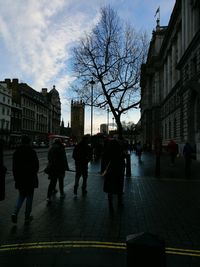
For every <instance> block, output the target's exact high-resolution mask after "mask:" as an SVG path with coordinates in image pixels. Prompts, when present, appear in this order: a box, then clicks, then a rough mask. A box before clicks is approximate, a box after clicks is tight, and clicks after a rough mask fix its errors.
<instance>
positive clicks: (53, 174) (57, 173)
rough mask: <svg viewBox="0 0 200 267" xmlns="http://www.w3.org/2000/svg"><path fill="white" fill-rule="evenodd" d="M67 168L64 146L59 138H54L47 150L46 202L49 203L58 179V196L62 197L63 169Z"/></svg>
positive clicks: (63, 195)
mask: <svg viewBox="0 0 200 267" xmlns="http://www.w3.org/2000/svg"><path fill="white" fill-rule="evenodd" d="M67 170H69V166H68V161H67V156H66V152H65V148H64V146H63V144H62V143H61V141H60V139H59V138H57V139H55V140H54V142H53V144H52V146H51V148H50V149H49V151H48V171H47V172H48V175H49V177H48V178H49V180H50V183H49V187H48V191H47V204H50V203H51V197H52V194H53V193H54V190H55V188H56V183H57V180H58V183H59V190H60V198H61V199H62V198H64V197H65V194H64V177H65V171H67Z"/></svg>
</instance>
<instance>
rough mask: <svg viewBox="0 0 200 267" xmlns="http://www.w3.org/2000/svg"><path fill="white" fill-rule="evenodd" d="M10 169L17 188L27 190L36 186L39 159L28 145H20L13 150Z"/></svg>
mask: <svg viewBox="0 0 200 267" xmlns="http://www.w3.org/2000/svg"><path fill="white" fill-rule="evenodd" d="M12 169H13V176H14V180H15V187H16V188H17V189H19V190H23V191H29V190H32V189H34V188H36V187H38V176H37V173H38V170H39V161H38V157H37V154H36V152H35V150H34V149H33V148H32V147H31V146H30V145H21V146H20V147H18V148H17V149H16V150H15V152H14V154H13V166H12Z"/></svg>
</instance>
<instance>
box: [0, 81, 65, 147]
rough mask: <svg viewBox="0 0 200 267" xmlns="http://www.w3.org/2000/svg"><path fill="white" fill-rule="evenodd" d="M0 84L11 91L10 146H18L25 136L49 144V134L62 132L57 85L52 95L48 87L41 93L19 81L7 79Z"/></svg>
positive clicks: (8, 139)
mask: <svg viewBox="0 0 200 267" xmlns="http://www.w3.org/2000/svg"><path fill="white" fill-rule="evenodd" d="M0 84H4V87H6V88H7V90H9V92H10V114H9V121H10V124H9V125H10V127H9V130H8V133H7V140H6V144H7V145H9V146H11V147H15V146H16V145H18V143H19V142H20V138H21V135H22V134H28V135H29V136H30V137H31V140H32V141H38V142H41V141H47V140H48V135H49V134H52V133H53V134H59V133H60V120H61V103H60V97H59V93H58V91H57V90H56V89H55V86H54V87H53V89H52V90H50V92H49V93H48V92H47V89H46V88H43V89H42V92H38V91H36V90H34V89H33V88H31V87H30V86H29V85H27V84H26V83H19V81H18V79H12V80H11V79H5V81H4V82H1V83H0ZM1 88H2V87H1ZM2 90H3V89H2ZM2 99H3V98H2ZM7 121H8V120H7ZM4 127H5V126H4ZM0 132H1V133H2V129H1V131H0Z"/></svg>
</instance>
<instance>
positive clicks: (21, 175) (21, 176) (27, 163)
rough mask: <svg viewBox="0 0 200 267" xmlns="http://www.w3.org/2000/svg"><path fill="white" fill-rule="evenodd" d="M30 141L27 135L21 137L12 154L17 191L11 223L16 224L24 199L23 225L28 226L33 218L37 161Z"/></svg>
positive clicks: (36, 183)
mask: <svg viewBox="0 0 200 267" xmlns="http://www.w3.org/2000/svg"><path fill="white" fill-rule="evenodd" d="M30 141H31V140H30V138H29V137H28V136H27V135H23V136H22V137H21V145H20V146H19V147H18V148H17V149H16V150H15V152H14V153H13V166H12V170H13V176H14V180H15V188H16V189H18V191H19V195H18V198H17V201H16V205H15V208H14V212H13V214H12V216H11V219H12V222H13V223H17V216H18V213H19V211H20V208H21V206H22V204H23V202H24V200H25V199H26V209H25V223H27V224H28V223H29V222H30V221H31V220H32V218H33V217H32V216H31V211H32V203H33V195H34V189H35V188H37V187H38V176H37V173H38V170H39V161H38V157H37V154H36V152H35V150H34V149H33V148H32V147H31V144H30Z"/></svg>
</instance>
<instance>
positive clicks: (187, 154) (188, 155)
mask: <svg viewBox="0 0 200 267" xmlns="http://www.w3.org/2000/svg"><path fill="white" fill-rule="evenodd" d="M193 152H194V151H193V148H192V146H191V145H190V143H189V142H186V143H185V145H184V147H183V156H184V158H185V177H186V178H190V176H191V165H192V154H193Z"/></svg>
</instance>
